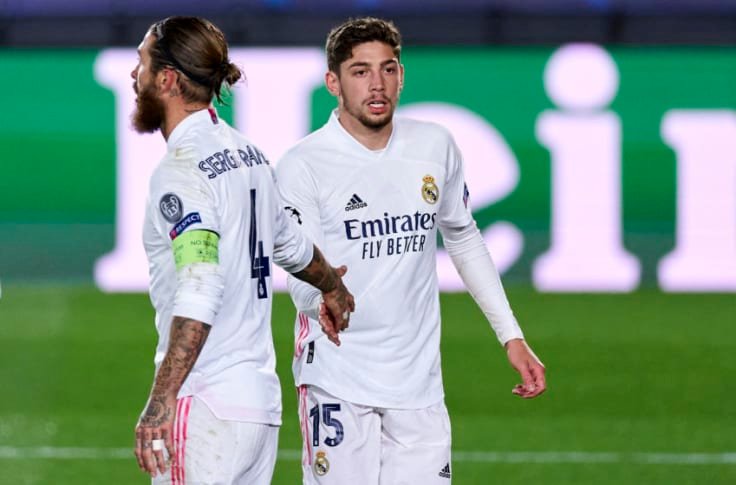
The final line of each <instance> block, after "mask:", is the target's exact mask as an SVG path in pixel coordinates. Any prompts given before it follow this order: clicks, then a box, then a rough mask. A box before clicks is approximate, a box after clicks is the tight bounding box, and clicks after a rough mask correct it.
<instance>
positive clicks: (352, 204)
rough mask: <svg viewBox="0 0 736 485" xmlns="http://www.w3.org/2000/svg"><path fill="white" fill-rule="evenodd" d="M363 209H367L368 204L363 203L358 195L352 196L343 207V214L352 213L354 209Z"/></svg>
mask: <svg viewBox="0 0 736 485" xmlns="http://www.w3.org/2000/svg"><path fill="white" fill-rule="evenodd" d="M363 207H368V204H366V203H365V202H363V199H361V198H360V197H358V194H353V196H352V197H350V200H349V201H348V205H346V206H345V212H347V211H354V210H355V209H362V208H363Z"/></svg>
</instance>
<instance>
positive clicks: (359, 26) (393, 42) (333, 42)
mask: <svg viewBox="0 0 736 485" xmlns="http://www.w3.org/2000/svg"><path fill="white" fill-rule="evenodd" d="M373 41H378V42H383V43H384V44H388V45H389V46H391V49H393V51H394V55H395V56H396V59H399V60H400V59H401V34H400V33H399V29H397V28H396V26H395V25H394V24H393V22H391V21H390V20H383V19H379V18H375V17H362V18H351V19H348V20H347V21H345V22H344V23H342V24H341V25H338V26H337V27H335V28H334V29H332V30H331V31H330V33H329V34H328V35H327V43H326V44H325V52H326V53H327V68H328V69H329V70H330V71H332V72H334V73H336V74H339V73H340V64H342V63H343V62H345V61H346V60H348V59H350V58H351V57H352V56H353V48H354V47H355V46H357V45H360V44H364V43H366V42H373Z"/></svg>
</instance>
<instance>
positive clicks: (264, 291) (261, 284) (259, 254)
mask: <svg viewBox="0 0 736 485" xmlns="http://www.w3.org/2000/svg"><path fill="white" fill-rule="evenodd" d="M249 243H250V244H249V249H250V277H251V278H254V279H255V280H256V282H257V284H258V298H259V299H263V298H268V288H267V287H266V278H268V277H269V276H271V269H270V266H269V260H268V256H265V255H264V254H263V241H259V240H258V224H257V221H256V189H250V237H249Z"/></svg>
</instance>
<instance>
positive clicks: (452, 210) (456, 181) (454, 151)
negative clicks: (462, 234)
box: [439, 133, 473, 227]
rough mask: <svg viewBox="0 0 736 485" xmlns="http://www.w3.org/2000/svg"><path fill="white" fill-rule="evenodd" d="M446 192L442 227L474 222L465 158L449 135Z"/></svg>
mask: <svg viewBox="0 0 736 485" xmlns="http://www.w3.org/2000/svg"><path fill="white" fill-rule="evenodd" d="M445 163H446V173H447V177H446V179H445V186H444V192H445V195H444V197H442V201H441V205H440V210H439V224H440V226H442V227H466V226H467V225H468V224H471V223H472V222H473V214H472V211H471V210H470V208H469V207H468V202H469V201H468V199H469V197H470V194H469V192H468V187H467V185H466V183H465V175H464V174H463V157H462V154H461V153H460V149H459V148H458V146H457V144H456V143H455V140H454V139H453V138H452V136H451V135H450V134H449V133H447V158H446V161H445Z"/></svg>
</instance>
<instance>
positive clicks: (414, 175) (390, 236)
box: [277, 113, 516, 409]
mask: <svg viewBox="0 0 736 485" xmlns="http://www.w3.org/2000/svg"><path fill="white" fill-rule="evenodd" d="M393 125H394V127H393V133H392V135H391V139H390V140H389V142H388V145H387V146H386V148H385V149H384V150H381V151H379V152H373V151H370V150H369V149H367V148H366V147H365V146H363V145H362V144H360V143H359V142H358V141H357V140H355V139H354V138H353V137H352V136H351V135H350V134H348V133H347V132H346V131H345V129H344V128H343V127H342V125H341V124H340V122H339V120H338V118H337V115H336V113H333V115H332V116H331V118H330V120H329V121H328V123H327V124H326V125H325V126H324V127H322V128H321V129H319V130H317V131H316V132H314V133H312V134H311V135H309V136H307V137H306V138H304V139H303V140H302V141H301V142H299V143H298V144H297V145H296V146H295V147H294V148H292V149H291V150H290V151H289V152H287V154H286V155H285V156H284V157H283V159H282V160H281V161H279V163H278V165H277V174H278V180H279V190H280V192H281V196H282V198H283V200H284V204H285V205H286V206H287V211H288V212H289V213H291V214H293V215H294V216H296V217H295V219H296V218H298V219H300V220H301V222H302V227H303V229H304V230H305V231H306V233H307V234H308V235H309V236H310V237H311V238H312V239H313V240H314V241H315V243H316V244H317V246H319V247H320V249H322V251H323V252H324V253H325V255H326V257H327V258H328V260H329V261H330V262H331V263H332V264H334V265H341V264H345V265H347V266H348V273H347V275H346V276H345V284H346V286H347V288H348V289H349V290H350V291H351V292H352V293H353V295H354V296H355V301H356V311H355V313H353V314H352V316H351V318H350V327H349V328H348V329H347V330H346V331H345V332H343V333H341V335H340V339H341V342H342V345H341V346H340V347H336V346H334V345H333V344H332V343H330V342H329V341H327V339H326V338H325V337H324V336H323V334H322V332H321V330H320V327H319V326H318V323H317V322H316V321H314V320H311V319H309V318H307V317H306V315H304V314H300V315H298V317H297V322H296V330H295V334H296V340H297V341H296V352H295V360H294V367H293V370H294V375H295V379H296V383H297V385H300V384H311V385H316V386H319V387H321V388H323V389H324V390H326V391H327V392H329V393H331V394H333V395H335V396H336V397H339V398H341V399H344V400H347V401H351V402H354V403H359V404H364V405H369V406H377V407H390V408H399V409H402V408H403V409H415V408H422V407H426V406H430V405H432V404H434V403H436V402H439V401H440V400H441V399H442V398H443V396H444V393H443V386H442V376H441V369H440V347H439V344H440V309H439V291H438V286H437V275H436V241H437V229H438V227H440V226H442V227H448V228H457V227H460V228H462V227H467V226H468V225H469V224H475V222H474V220H473V218H472V214H471V212H470V210H469V209H468V208H467V197H466V192H465V184H464V179H463V172H462V160H461V156H460V153H459V151H458V149H457V147H456V145H455V143H454V141H453V139H452V137H451V135H450V134H449V132H447V130H445V129H444V128H442V127H441V126H439V125H436V124H433V123H426V122H420V121H415V120H410V119H404V118H400V117H396V118H394V122H393ZM294 211H296V213H295V212H294ZM301 284H302V283H300V282H295V281H290V287H294V285H296V288H299V285H301ZM302 288H303V287H302ZM508 315H509V318H511V319H513V315H512V314H511V312H510V310H509V311H508ZM513 324H514V325H515V324H516V322H515V320H514V321H513Z"/></svg>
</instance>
